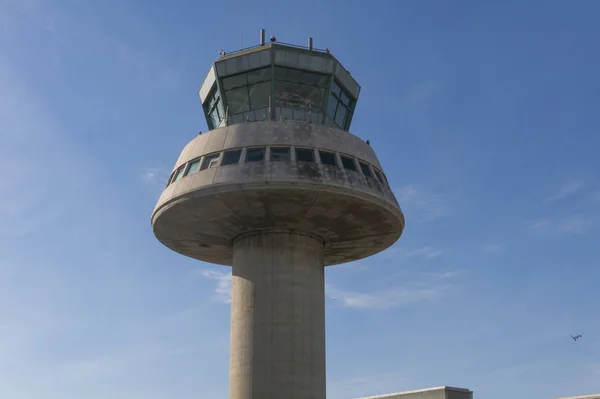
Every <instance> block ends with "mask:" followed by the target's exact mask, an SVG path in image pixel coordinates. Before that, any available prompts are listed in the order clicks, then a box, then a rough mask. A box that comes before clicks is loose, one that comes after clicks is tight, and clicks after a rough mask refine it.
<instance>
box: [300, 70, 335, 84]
mask: <svg viewBox="0 0 600 399" xmlns="http://www.w3.org/2000/svg"><path fill="white" fill-rule="evenodd" d="M328 80H329V75H321V74H318V73H310V72H304V73H303V74H302V83H303V84H306V85H310V86H319V87H327V83H328V82H327V81H328Z"/></svg>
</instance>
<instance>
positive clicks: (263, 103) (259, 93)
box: [248, 82, 271, 109]
mask: <svg viewBox="0 0 600 399" xmlns="http://www.w3.org/2000/svg"><path fill="white" fill-rule="evenodd" d="M248 90H249V91H250V107H251V108H252V109H257V108H262V107H268V106H269V96H270V95H271V82H263V83H258V84H254V85H251V86H248Z"/></svg>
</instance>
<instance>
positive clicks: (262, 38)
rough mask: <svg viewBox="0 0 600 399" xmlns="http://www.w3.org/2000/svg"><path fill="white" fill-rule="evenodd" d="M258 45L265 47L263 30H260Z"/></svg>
mask: <svg viewBox="0 0 600 399" xmlns="http://www.w3.org/2000/svg"><path fill="white" fill-rule="evenodd" d="M260 45H261V46H264V45H265V30H264V29H261V30H260Z"/></svg>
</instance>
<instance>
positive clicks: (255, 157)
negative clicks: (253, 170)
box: [246, 147, 265, 162]
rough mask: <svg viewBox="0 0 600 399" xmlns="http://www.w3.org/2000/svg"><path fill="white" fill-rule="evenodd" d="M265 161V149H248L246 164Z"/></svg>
mask: <svg viewBox="0 0 600 399" xmlns="http://www.w3.org/2000/svg"><path fill="white" fill-rule="evenodd" d="M264 160H265V148H264V147H261V148H248V149H247V150H246V162H257V161H264Z"/></svg>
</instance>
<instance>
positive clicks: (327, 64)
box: [323, 58, 333, 73]
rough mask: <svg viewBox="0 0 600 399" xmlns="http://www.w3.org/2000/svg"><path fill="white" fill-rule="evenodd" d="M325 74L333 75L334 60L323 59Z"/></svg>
mask: <svg viewBox="0 0 600 399" xmlns="http://www.w3.org/2000/svg"><path fill="white" fill-rule="evenodd" d="M323 72H329V73H333V60H332V59H330V58H323Z"/></svg>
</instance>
